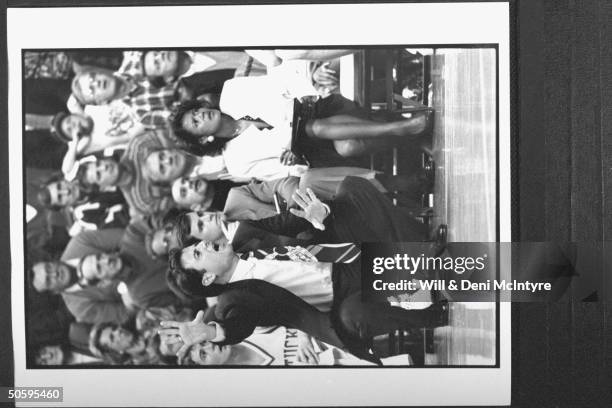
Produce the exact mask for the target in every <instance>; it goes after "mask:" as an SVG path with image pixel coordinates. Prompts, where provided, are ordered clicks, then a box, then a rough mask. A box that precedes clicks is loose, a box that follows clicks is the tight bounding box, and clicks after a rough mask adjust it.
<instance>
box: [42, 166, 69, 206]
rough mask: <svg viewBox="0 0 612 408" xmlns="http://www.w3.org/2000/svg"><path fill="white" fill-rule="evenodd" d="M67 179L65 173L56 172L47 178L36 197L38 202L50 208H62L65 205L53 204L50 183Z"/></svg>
mask: <svg viewBox="0 0 612 408" xmlns="http://www.w3.org/2000/svg"><path fill="white" fill-rule="evenodd" d="M61 180H65V178H64V175H63V174H61V173H56V174H53V175H52V176H50V177H49V178H47V179H46V180H45V181H44V182H43V183H42V184H41V185H40V187H39V189H38V193H36V198H37V199H38V203H39V204H40V205H41V206H43V207H44V208H47V209H49V210H61V209H62V208H63V207H62V206H59V205H52V204H51V193H50V192H49V184H51V183H57V182H58V181H61Z"/></svg>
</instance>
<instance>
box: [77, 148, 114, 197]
mask: <svg viewBox="0 0 612 408" xmlns="http://www.w3.org/2000/svg"><path fill="white" fill-rule="evenodd" d="M94 157H95V158H96V160H95V161H86V162H83V163H79V168H78V170H77V173H76V176H75V177H74V178H75V180H77V181H78V183H79V187H80V188H81V189H82V191H83V192H85V193H87V194H96V193H98V192H99V191H100V186H99V185H97V184H96V183H90V182H89V181H87V177H86V175H87V166H89V165H91V164H96V165H97V164H98V163H99V162H100V161H101V160H112V161H114V162H115V163H118V160H117V159H116V158H115V157H113V156H108V157H99V156H94ZM81 195H82V193H81Z"/></svg>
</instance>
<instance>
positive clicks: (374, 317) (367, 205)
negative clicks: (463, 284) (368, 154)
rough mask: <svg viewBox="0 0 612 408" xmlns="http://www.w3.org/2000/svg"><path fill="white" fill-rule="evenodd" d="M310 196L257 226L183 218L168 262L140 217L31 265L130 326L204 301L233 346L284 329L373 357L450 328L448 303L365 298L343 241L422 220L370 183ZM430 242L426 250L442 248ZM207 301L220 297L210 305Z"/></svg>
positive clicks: (215, 217) (39, 275)
mask: <svg viewBox="0 0 612 408" xmlns="http://www.w3.org/2000/svg"><path fill="white" fill-rule="evenodd" d="M306 191H307V192H306V193H301V192H300V191H299V190H298V191H297V192H296V193H295V194H294V201H296V203H297V206H298V208H301V210H298V209H294V208H292V209H290V211H289V212H283V213H282V214H278V215H276V216H274V217H270V218H265V219H261V220H257V221H252V220H247V221H235V222H227V221H226V220H225V219H224V218H223V215H222V213H218V212H217V213H213V212H184V213H180V214H178V215H177V216H176V217H174V218H173V219H174V221H168V223H169V224H168V225H165V226H164V227H165V228H164V235H165V236H164V238H166V239H167V240H166V241H165V242H166V243H167V244H168V245H167V246H166V245H162V246H161V248H166V249H170V256H169V261H166V260H165V259H164V254H163V253H162V254H157V256H156V258H153V257H152V256H151V255H153V254H152V248H151V246H152V244H151V241H149V240H147V239H146V236H147V235H148V236H149V237H151V239H153V237H152V235H151V234H150V231H149V232H148V233H147V232H145V231H147V229H146V228H140V229H139V228H138V227H137V224H136V223H131V224H130V225H129V226H128V227H127V229H126V230H125V231H124V230H122V229H106V230H100V231H85V232H82V233H81V234H79V235H77V236H76V237H75V238H74V239H73V240H72V241H71V242H70V243H69V245H68V247H67V248H66V251H65V252H64V254H63V256H62V260H61V261H57V262H47V263H38V264H35V265H34V266H33V268H32V280H33V284H34V286H35V287H36V288H37V289H39V290H54V291H60V292H61V294H62V296H63V298H64V300H65V302H66V304H67V306H68V308H69V309H70V310H71V311H72V312H73V313H74V314H75V315H77V316H78V315H80V319H79V320H81V321H87V320H89V321H90V322H92V323H93V322H94V321H95V320H93V319H98V320H102V321H111V322H117V321H119V322H127V321H129V320H130V319H131V316H132V314H133V312H134V311H137V310H141V309H149V308H152V307H179V308H184V307H191V308H194V309H198V308H199V309H201V310H207V312H208V313H209V316H208V319H210V321H217V324H219V325H221V324H223V323H224V322H226V321H227V322H229V323H228V329H227V334H224V336H223V337H222V338H218V337H217V336H216V335H215V336H213V337H207V338H206V340H211V339H217V342H221V343H223V342H224V341H226V340H227V342H228V343H227V345H231V344H236V343H240V342H241V341H242V340H246V338H247V337H248V336H250V335H251V334H252V333H253V330H255V327H258V326H270V325H282V326H286V327H290V328H295V329H300V330H301V331H303V332H304V333H307V334H309V335H310V336H312V337H314V338H316V339H318V340H321V341H323V342H324V343H325V344H328V345H331V346H335V347H339V348H341V349H348V350H349V351H351V354H352V355H354V356H357V357H359V358H360V359H363V360H367V361H373V358H374V357H372V356H370V355H369V354H368V353H367V352H366V351H365V350H367V349H365V348H364V347H366V346H365V345H367V344H368V341H369V339H370V338H371V337H372V336H374V335H376V334H381V333H382V332H388V331H389V330H392V329H394V328H398V327H428V326H432V325H434V326H435V325H440V324H444V317H445V316H447V315H445V311H444V309H440V308H435V307H433V306H432V307H430V308H429V309H425V310H404V309H401V308H396V307H393V306H390V305H388V304H376V303H364V302H362V301H361V291H360V285H361V275H360V274H361V270H360V257H359V255H360V254H359V250H358V248H356V247H355V246H354V245H352V244H341V243H346V242H363V241H378V242H384V241H412V242H415V241H425V240H427V231H426V227H425V226H424V224H422V223H421V222H419V221H417V220H415V219H414V217H413V215H412V214H411V213H410V212H409V211H407V210H406V209H405V208H402V207H396V206H393V204H392V203H391V201H390V200H389V198H388V197H386V196H385V195H384V194H382V193H381V192H380V191H379V190H378V189H376V187H375V186H374V184H372V183H371V182H370V181H368V180H365V179H362V178H357V177H347V178H346V179H345V180H344V181H343V182H342V183H341V184H340V188H339V190H338V194H337V196H336V198H335V199H334V200H332V201H329V202H328V203H327V204H325V203H323V202H321V201H320V200H319V199H318V198H317V197H316V196H315V194H314V193H313V192H312V190H310V189H308V190H306ZM355 220H361V222H359V223H356V222H355ZM170 223H173V224H174V225H173V226H172V227H171V229H170V233H169V234H165V231H166V230H168V227H169V226H170ZM440 231H443V228H442V229H440ZM441 233H442V235H443V232H441ZM438 239H439V240H440V241H441V242H443V239H442V237H438ZM240 241H241V242H242V243H243V244H241V243H240ZM441 242H438V244H437V245H440V244H441ZM329 243H331V244H335V245H332V246H328V245H325V244H329ZM321 244H323V245H321ZM233 245H236V248H237V249H238V250H239V251H240V254H237V253H236V252H234V247H233ZM429 245H430V244H424V247H423V250H424V251H435V252H437V251H439V248H438V246H436V245H434V246H433V247H432V248H430V247H429ZM117 248H118V249H119V251H118V252H117V251H116V250H117ZM262 257H263V258H264V259H260V258H262ZM71 264H72V265H76V267H75V266H71ZM168 265H169V266H170V267H169V266H168ZM211 297H215V298H216V299H217V301H218V303H217V304H216V305H214V306H213V307H208V306H209V303H208V302H207V298H211ZM271 299H274V301H271ZM430 300H431V299H430ZM396 309H397V310H396ZM240 311H242V312H240ZM246 311H248V312H246ZM228 312H231V313H230V315H231V316H229V317H228V316H227V313H228ZM240 313H245V314H244V315H241V314H240ZM298 316H299V319H297V320H296V318H297V317H298ZM90 319H92V320H90ZM202 322H203V321H201V322H200V323H202ZM219 322H221V323H219ZM99 323H101V322H99ZM202 324H203V323H202ZM203 327H204V329H206V328H208V327H210V326H209V325H204V324H203ZM213 327H217V326H213ZM219 327H223V326H219ZM357 327H359V330H357V329H356V328H357ZM364 327H368V329H367V330H364ZM176 330H178V329H176ZM204 331H205V332H206V330H204ZM215 333H216V332H215ZM174 334H176V333H171V335H174ZM226 336H227V337H226ZM170 337H171V336H170ZM186 337H187V338H192V339H193V338H197V337H195V336H190V335H187V336H186ZM181 338H184V336H182V337H181ZM171 341H172V340H171ZM204 341H205V340H200V341H198V342H197V344H200V343H202V342H204ZM171 344H175V343H171ZM194 344H196V343H194ZM352 347H353V348H352ZM181 349H182V350H183V351H184V349H183V348H182V347H181Z"/></svg>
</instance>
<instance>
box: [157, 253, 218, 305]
mask: <svg viewBox="0 0 612 408" xmlns="http://www.w3.org/2000/svg"><path fill="white" fill-rule="evenodd" d="M182 255H183V249H172V250H171V251H170V253H169V254H168V266H169V268H168V272H167V273H166V283H167V284H168V287H170V289H171V290H172V291H173V292H174V293H176V294H177V295H178V296H179V297H181V298H183V299H191V300H203V299H204V298H207V297H213V296H218V295H220V294H221V293H223V291H224V290H225V285H219V284H217V283H213V284H211V285H209V286H204V285H202V274H203V273H204V272H206V271H204V270H203V271H197V270H195V269H189V268H185V267H183V265H182V263H181V256H182Z"/></svg>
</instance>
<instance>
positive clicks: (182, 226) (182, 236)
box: [174, 211, 199, 248]
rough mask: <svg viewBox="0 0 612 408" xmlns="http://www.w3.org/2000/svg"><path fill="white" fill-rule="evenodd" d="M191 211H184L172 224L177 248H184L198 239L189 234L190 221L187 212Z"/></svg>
mask: <svg viewBox="0 0 612 408" xmlns="http://www.w3.org/2000/svg"><path fill="white" fill-rule="evenodd" d="M190 212H191V211H184V212H183V213H181V214H180V215H179V216H178V217H176V222H175V224H174V234H175V235H176V241H177V243H178V246H179V248H185V247H188V246H189V245H192V244H195V243H196V242H198V241H199V240H198V239H196V238H194V237H192V236H191V221H190V220H189V216H188V215H189V213H190Z"/></svg>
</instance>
